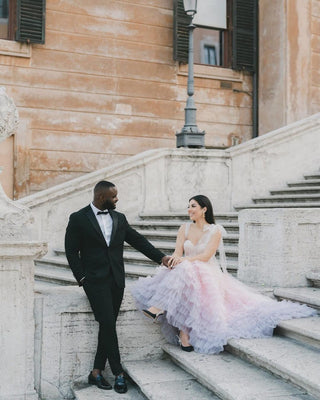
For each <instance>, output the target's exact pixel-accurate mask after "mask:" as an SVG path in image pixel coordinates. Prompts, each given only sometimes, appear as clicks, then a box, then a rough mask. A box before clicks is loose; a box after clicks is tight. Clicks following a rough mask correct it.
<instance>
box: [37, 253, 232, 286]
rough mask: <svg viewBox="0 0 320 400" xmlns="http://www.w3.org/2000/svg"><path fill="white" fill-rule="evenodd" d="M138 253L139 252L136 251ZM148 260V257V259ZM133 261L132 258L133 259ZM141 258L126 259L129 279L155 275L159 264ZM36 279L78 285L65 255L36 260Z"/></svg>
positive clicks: (230, 266)
mask: <svg viewBox="0 0 320 400" xmlns="http://www.w3.org/2000/svg"><path fill="white" fill-rule="evenodd" d="M136 254H137V255H138V254H139V253H136ZM147 260H148V259H147ZM131 261H132V259H131ZM139 261H141V260H140V259H139V258H136V259H134V260H133V263H130V261H128V262H127V261H126V260H125V274H126V278H127V279H138V278H140V277H146V276H153V275H154V274H155V272H156V267H157V266H158V265H157V264H155V263H154V262H153V261H151V260H149V261H150V262H149V263H147V262H146V263H141V262H139ZM227 269H228V271H229V273H230V274H232V275H236V274H237V269H238V266H237V264H236V263H232V262H229V263H227ZM35 279H36V280H37V281H41V282H47V283H50V284H55V285H76V284H77V282H76V281H75V279H74V277H73V275H72V272H71V270H70V267H69V265H68V262H67V259H66V258H65V257H63V256H57V257H50V258H49V257H45V258H42V259H40V260H35Z"/></svg>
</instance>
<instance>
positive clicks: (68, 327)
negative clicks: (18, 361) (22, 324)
mask: <svg viewBox="0 0 320 400" xmlns="http://www.w3.org/2000/svg"><path fill="white" fill-rule="evenodd" d="M35 321H36V332H35V367H36V368H35V387H36V390H37V392H38V393H39V395H40V396H41V398H42V399H46V400H57V399H73V392H72V386H73V383H74V382H76V381H81V382H85V381H86V379H87V375H88V371H90V370H91V368H92V363H93V358H94V355H95V350H96V345H97V334H98V323H97V322H96V321H95V320H94V316H93V313H92V311H91V308H90V305H89V302H88V300H87V297H86V296H85V294H84V291H83V289H82V288H79V287H70V286H69V287H53V288H50V287H49V288H48V287H47V288H43V289H41V288H38V290H37V292H36V301H35ZM117 332H118V337H119V346H120V353H121V358H122V360H142V359H145V358H146V357H148V359H152V358H158V357H159V356H160V355H161V354H162V350H161V346H162V344H163V343H164V339H163V337H162V336H161V333H160V328H159V326H158V325H156V324H152V323H150V320H147V319H146V318H145V317H144V316H143V315H142V314H141V313H140V312H139V311H137V309H136V307H135V305H134V302H133V299H132V297H131V295H130V293H129V291H128V289H126V291H125V296H124V301H123V303H122V306H121V310H120V314H119V318H118V322H117Z"/></svg>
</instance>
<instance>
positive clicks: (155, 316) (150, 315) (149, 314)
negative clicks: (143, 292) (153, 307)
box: [142, 310, 164, 323]
mask: <svg viewBox="0 0 320 400" xmlns="http://www.w3.org/2000/svg"><path fill="white" fill-rule="evenodd" d="M142 312H143V314H144V315H145V316H146V317H148V318H151V319H152V320H153V322H154V323H156V322H158V320H159V318H160V317H161V316H162V315H163V314H164V312H163V311H159V312H158V313H157V314H154V313H152V312H151V311H149V310H142Z"/></svg>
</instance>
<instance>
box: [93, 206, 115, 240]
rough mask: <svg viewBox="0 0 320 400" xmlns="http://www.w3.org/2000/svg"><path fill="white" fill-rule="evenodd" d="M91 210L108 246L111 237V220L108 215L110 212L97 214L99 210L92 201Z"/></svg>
mask: <svg viewBox="0 0 320 400" xmlns="http://www.w3.org/2000/svg"><path fill="white" fill-rule="evenodd" d="M90 206H91V208H92V211H93V212H94V215H95V216H96V218H97V221H98V224H99V226H100V229H101V231H102V233H103V236H104V239H105V241H106V243H107V245H108V246H109V244H110V238H111V233H112V226H113V221H112V218H111V216H110V214H99V215H98V212H99V211H101V210H99V209H98V208H97V207H95V206H94V205H93V204H92V203H91V204H90ZM103 211H108V210H103Z"/></svg>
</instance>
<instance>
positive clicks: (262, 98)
mask: <svg viewBox="0 0 320 400" xmlns="http://www.w3.org/2000/svg"><path fill="white" fill-rule="evenodd" d="M259 7H260V10H259V13H260V21H259V28H260V29H259V34H260V39H259V46H260V51H259V57H260V67H259V75H260V79H259V133H260V134H264V133H266V132H269V131H271V130H273V129H276V128H279V127H281V126H284V125H287V124H289V123H291V122H294V121H298V120H300V119H302V118H304V117H306V116H309V115H311V114H314V113H316V112H318V111H319V109H317V107H315V106H313V104H314V102H315V101H316V100H315V98H316V96H315V94H316V93H315V89H314V86H316V85H317V83H315V76H316V75H317V72H315V69H316V68H317V67H316V65H318V64H319V63H318V64H316V54H317V53H318V52H319V47H320V46H319V44H318V43H317V38H316V36H315V32H316V30H317V29H318V31H319V32H320V30H319V26H317V24H319V22H318V21H319V16H320V1H319V0H261V1H260V2H259ZM318 61H319V60H318ZM318 78H319V75H318Z"/></svg>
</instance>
